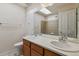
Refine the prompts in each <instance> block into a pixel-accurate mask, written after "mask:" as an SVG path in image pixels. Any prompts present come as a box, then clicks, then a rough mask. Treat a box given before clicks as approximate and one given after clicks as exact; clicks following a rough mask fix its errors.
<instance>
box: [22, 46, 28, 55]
mask: <svg viewBox="0 0 79 59" xmlns="http://www.w3.org/2000/svg"><path fill="white" fill-rule="evenodd" d="M23 55H24V56H30V47H28V46H26V45H23Z"/></svg>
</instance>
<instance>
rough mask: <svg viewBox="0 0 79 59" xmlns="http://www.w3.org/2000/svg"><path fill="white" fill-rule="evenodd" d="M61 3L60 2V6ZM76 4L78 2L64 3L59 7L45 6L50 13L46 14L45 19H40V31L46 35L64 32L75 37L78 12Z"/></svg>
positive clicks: (76, 34)
mask: <svg viewBox="0 0 79 59" xmlns="http://www.w3.org/2000/svg"><path fill="white" fill-rule="evenodd" d="M61 5H63V4H60V6H61ZM71 5H72V6H71ZM77 5H78V4H65V5H64V6H65V7H62V8H60V9H56V8H55V9H52V8H53V7H47V9H48V10H50V11H51V14H50V15H46V16H45V20H42V21H41V33H43V34H48V35H61V34H65V35H67V36H68V37H73V38H77V37H78V13H79V8H78V6H77ZM55 7H56V6H55ZM57 8H58V7H57Z"/></svg>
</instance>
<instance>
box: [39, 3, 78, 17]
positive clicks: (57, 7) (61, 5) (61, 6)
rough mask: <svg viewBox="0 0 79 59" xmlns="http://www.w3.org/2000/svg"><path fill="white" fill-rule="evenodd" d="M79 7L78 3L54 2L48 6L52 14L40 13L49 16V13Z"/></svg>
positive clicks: (53, 13)
mask: <svg viewBox="0 0 79 59" xmlns="http://www.w3.org/2000/svg"><path fill="white" fill-rule="evenodd" d="M78 7H79V4H78V3H54V4H53V5H51V6H47V7H46V8H47V9H48V10H49V11H51V12H52V14H48V15H46V14H43V13H41V12H38V13H39V14H41V15H43V16H49V15H55V14H57V13H58V12H61V11H65V10H69V9H72V8H78Z"/></svg>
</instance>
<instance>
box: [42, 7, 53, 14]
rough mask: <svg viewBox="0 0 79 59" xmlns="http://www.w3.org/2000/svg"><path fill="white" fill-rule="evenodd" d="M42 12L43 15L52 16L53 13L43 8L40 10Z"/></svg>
mask: <svg viewBox="0 0 79 59" xmlns="http://www.w3.org/2000/svg"><path fill="white" fill-rule="evenodd" d="M40 12H42V13H43V14H47V15H48V14H51V13H52V12H50V11H49V10H48V9H47V8H42V9H41V10H40Z"/></svg>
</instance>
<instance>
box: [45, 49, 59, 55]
mask: <svg viewBox="0 0 79 59" xmlns="http://www.w3.org/2000/svg"><path fill="white" fill-rule="evenodd" d="M44 56H59V55H58V54H56V53H54V52H51V51H49V50H47V49H45V50H44Z"/></svg>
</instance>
